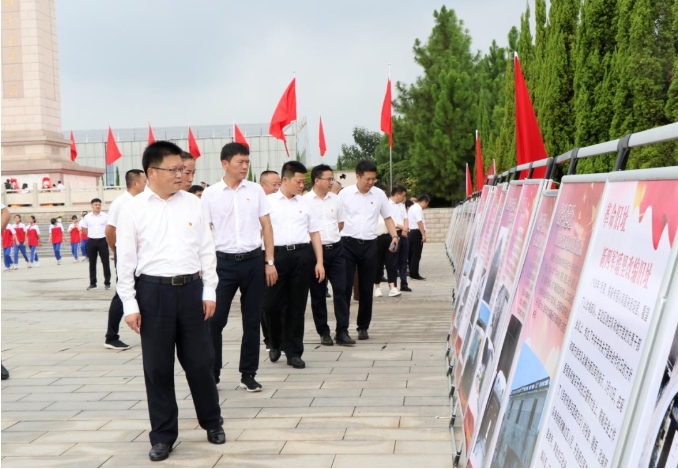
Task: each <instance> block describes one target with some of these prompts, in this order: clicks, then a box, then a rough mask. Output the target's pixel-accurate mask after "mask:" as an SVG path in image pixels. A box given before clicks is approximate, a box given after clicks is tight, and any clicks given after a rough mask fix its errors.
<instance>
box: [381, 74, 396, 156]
mask: <svg viewBox="0 0 678 469" xmlns="http://www.w3.org/2000/svg"><path fill="white" fill-rule="evenodd" d="M381 131H382V132H384V133H386V134H388V146H389V148H393V123H392V121H391V79H390V78H389V79H388V83H387V84H386V96H384V104H382V105H381Z"/></svg>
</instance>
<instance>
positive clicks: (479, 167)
mask: <svg viewBox="0 0 678 469" xmlns="http://www.w3.org/2000/svg"><path fill="white" fill-rule="evenodd" d="M483 169H484V168H483V154H482V152H481V151H480V136H478V131H477V130H476V190H477V191H479V190H480V189H482V188H483V186H484V185H485V176H484V175H483Z"/></svg>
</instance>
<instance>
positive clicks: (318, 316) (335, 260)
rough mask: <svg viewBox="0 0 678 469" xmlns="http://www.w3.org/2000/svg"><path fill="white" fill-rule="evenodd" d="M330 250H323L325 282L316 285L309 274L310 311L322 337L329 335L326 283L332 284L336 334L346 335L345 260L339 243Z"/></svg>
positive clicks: (312, 276) (315, 281) (313, 275)
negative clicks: (344, 333)
mask: <svg viewBox="0 0 678 469" xmlns="http://www.w3.org/2000/svg"><path fill="white" fill-rule="evenodd" d="M333 246H334V247H333V248H332V249H325V248H323V265H324V267H325V280H323V281H322V283H318V281H317V279H316V278H315V274H314V273H312V274H311V309H312V311H313V322H315V330H316V331H317V332H318V334H319V335H321V336H323V335H325V334H329V333H330V327H329V326H328V325H327V297H326V296H325V293H326V292H327V281H328V280H329V281H330V283H332V291H333V292H334V295H333V296H332V300H333V302H334V317H335V318H336V320H337V327H336V334H337V335H339V334H341V333H342V332H347V333H348V304H347V303H346V295H345V294H344V292H345V291H346V258H345V255H344V247H343V246H342V243H341V242H339V243H337V244H334V245H333Z"/></svg>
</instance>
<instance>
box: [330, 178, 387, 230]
mask: <svg viewBox="0 0 678 469" xmlns="http://www.w3.org/2000/svg"><path fill="white" fill-rule="evenodd" d="M339 199H340V200H341V202H342V205H343V208H344V217H345V220H344V229H343V230H342V231H341V235H342V236H350V237H351V238H356V239H362V240H365V241H370V240H373V239H376V238H377V221H378V220H379V215H381V216H382V217H384V219H387V218H391V216H392V214H391V205H390V204H389V203H388V198H387V197H386V194H384V191H382V190H381V189H379V188H377V187H372V188H371V189H370V190H369V191H368V192H367V193H366V194H362V193H361V192H360V191H359V190H358V186H357V185H355V184H354V185H352V186H349V187H347V188H346V189H344V190H342V191H341V192H339Z"/></svg>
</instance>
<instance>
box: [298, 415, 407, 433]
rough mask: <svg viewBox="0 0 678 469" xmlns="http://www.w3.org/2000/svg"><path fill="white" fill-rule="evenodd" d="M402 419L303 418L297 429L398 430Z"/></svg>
mask: <svg viewBox="0 0 678 469" xmlns="http://www.w3.org/2000/svg"><path fill="white" fill-rule="evenodd" d="M399 422H400V417H303V418H302V419H301V421H300V422H299V425H297V428H317V429H325V428H328V429H335V428H370V429H372V431H381V430H374V429H375V428H379V429H381V428H389V427H390V428H398V424H399Z"/></svg>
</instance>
